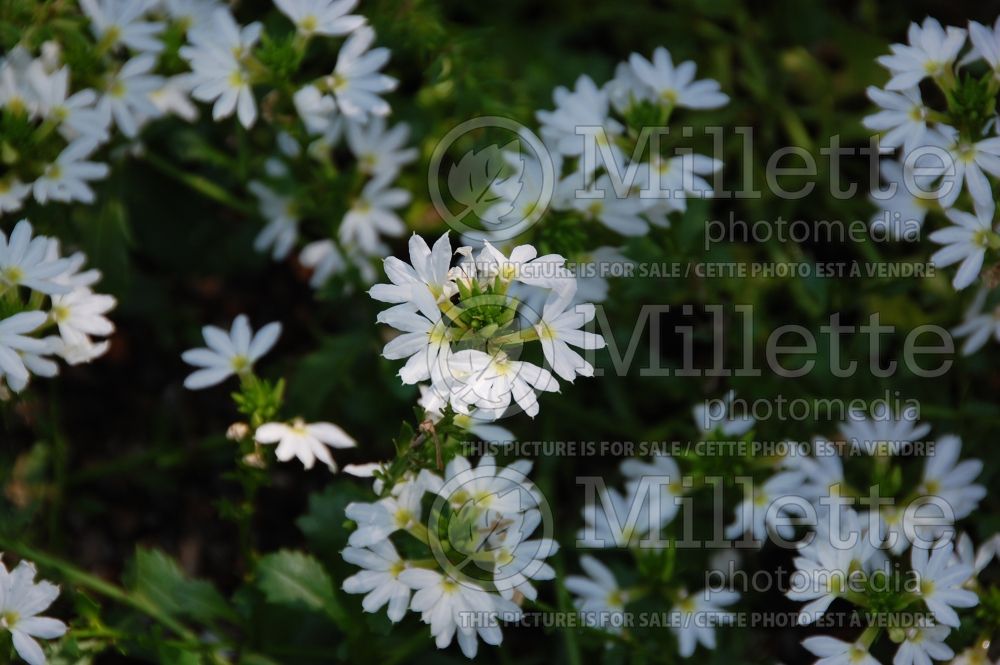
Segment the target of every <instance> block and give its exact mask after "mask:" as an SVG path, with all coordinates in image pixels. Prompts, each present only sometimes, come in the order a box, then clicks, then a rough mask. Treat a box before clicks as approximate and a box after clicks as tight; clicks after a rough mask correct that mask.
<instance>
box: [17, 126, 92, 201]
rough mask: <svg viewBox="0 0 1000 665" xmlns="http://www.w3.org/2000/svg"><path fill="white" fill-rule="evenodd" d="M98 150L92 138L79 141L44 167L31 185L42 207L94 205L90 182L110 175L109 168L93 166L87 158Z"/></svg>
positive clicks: (83, 138) (67, 147) (70, 145)
mask: <svg viewBox="0 0 1000 665" xmlns="http://www.w3.org/2000/svg"><path fill="white" fill-rule="evenodd" d="M96 149H97V141H95V140H94V139H92V138H89V137H82V138H78V139H76V140H75V141H73V142H72V143H70V144H69V145H68V146H66V147H65V148H64V149H63V151H62V152H61V153H59V156H58V157H57V158H56V161H55V162H53V163H52V164H49V165H48V166H46V167H45V172H44V173H43V174H42V175H41V177H39V178H38V179H37V180H35V182H34V183H33V184H32V189H33V191H34V194H35V199H36V200H37V201H38V202H39V203H45V202H46V201H49V200H50V199H51V200H53V201H62V202H64V203H69V202H70V201H81V202H83V203H93V202H94V191H93V190H92V189H91V188H90V181H91V180H98V179H100V178H104V177H105V176H107V175H108V171H109V168H108V165H107V164H101V163H99V162H92V161H89V160H88V157H89V156H90V155H91V153H93V152H94V150H96Z"/></svg>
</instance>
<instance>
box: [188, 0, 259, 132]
mask: <svg viewBox="0 0 1000 665" xmlns="http://www.w3.org/2000/svg"><path fill="white" fill-rule="evenodd" d="M261 30H262V26H261V24H260V23H256V22H255V23H251V24H250V25H247V26H244V27H242V28H241V27H240V26H239V25H238V24H237V23H236V20H235V19H233V16H232V14H230V13H229V11H228V10H226V9H218V10H216V11H215V13H214V14H212V21H211V23H209V24H207V25H205V26H204V27H201V28H199V29H197V30H192V31H191V33H190V34H189V38H190V40H191V45H189V46H185V47H183V48H181V51H180V53H181V56H183V57H184V58H185V59H187V61H188V62H189V63H190V64H191V72H192V73H191V95H192V96H193V97H194V98H195V99H198V100H200V101H203V102H210V101H213V100H214V101H215V104H214V105H213V107H212V117H213V118H214V119H215V120H219V119H220V118H225V117H227V116H230V115H232V114H233V111H236V114H237V116H238V117H239V120H240V123H241V124H242V125H243V126H244V127H247V128H249V127H251V126H253V124H254V122H256V120H257V102H256V101H255V100H254V96H253V90H252V89H251V87H250V74H249V72H248V71H247V69H246V67H245V66H244V64H243V58H244V57H246V56H247V54H249V52H250V50H251V49H252V48H253V46H254V44H256V43H257V40H258V39H259V38H260V34H261Z"/></svg>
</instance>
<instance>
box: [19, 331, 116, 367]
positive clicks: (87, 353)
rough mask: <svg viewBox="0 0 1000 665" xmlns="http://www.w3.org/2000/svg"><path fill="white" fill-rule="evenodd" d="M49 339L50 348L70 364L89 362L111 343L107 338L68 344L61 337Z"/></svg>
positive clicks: (82, 340) (102, 352)
mask: <svg viewBox="0 0 1000 665" xmlns="http://www.w3.org/2000/svg"><path fill="white" fill-rule="evenodd" d="M49 339H51V340H52V341H53V345H52V348H53V349H54V353H56V354H58V355H59V356H60V357H61V358H62V359H63V360H65V361H66V362H67V363H69V364H70V365H80V364H83V363H89V362H90V361H92V360H94V359H95V358H100V357H101V356H103V355H104V354H105V353H107V352H108V349H109V348H111V343H110V342H108V341H107V340H105V341H103V342H96V343H95V342H93V341H92V340H91V339H90V338H86V339H81V340H79V341H78V342H75V343H73V344H70V343H67V342H66V341H65V340H64V339H62V338H61V337H52V338H49ZM25 362H27V361H25ZM32 371H33V372H35V374H39V372H37V371H35V370H34V369H32Z"/></svg>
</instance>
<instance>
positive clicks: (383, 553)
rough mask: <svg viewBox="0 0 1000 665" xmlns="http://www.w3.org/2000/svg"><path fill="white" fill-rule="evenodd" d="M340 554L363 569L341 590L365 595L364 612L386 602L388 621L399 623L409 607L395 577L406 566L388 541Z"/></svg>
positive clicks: (407, 594)
mask: <svg viewBox="0 0 1000 665" xmlns="http://www.w3.org/2000/svg"><path fill="white" fill-rule="evenodd" d="M344 471H345V472H346V471H347V467H344ZM341 555H342V556H343V557H344V561H347V562H348V563H353V564H354V565H355V566H360V567H362V568H364V570H362V571H361V572H358V573H355V574H354V575H351V576H350V577H348V578H347V579H345V580H344V584H343V587H342V588H343V589H344V591H346V592H347V593H364V594H367V595H366V596H365V597H364V599H363V600H362V601H361V607H362V609H364V611H365V612H378V611H379V610H380V609H382V607H383V606H384V605H385V604H386V603H388V604H389V608H388V611H387V612H386V614H387V615H388V616H389V621H392V622H393V623H398V622H399V621H401V620H402V618H403V615H405V614H406V610H407V607H408V606H409V604H410V587H408V586H407V585H406V584H403V583H402V582H401V581H400V580H399V575H400V573H402V572H403V571H404V570H406V569H407V567H408V564H407V562H406V561H404V560H403V559H402V558H401V557H400V556H399V553H398V552H397V551H396V548H395V547H393V545H392V541H390V540H388V539H385V540H380V541H377V542H374V543H372V544H371V545H369V546H368V547H367V548H362V547H348V548H345V549H344V551H343V552H341Z"/></svg>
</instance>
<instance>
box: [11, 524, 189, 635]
mask: <svg viewBox="0 0 1000 665" xmlns="http://www.w3.org/2000/svg"><path fill="white" fill-rule="evenodd" d="M0 549H2V550H7V551H11V552H14V553H16V554H17V555H18V556H20V557H21V558H23V559H28V560H30V561H32V562H34V563H36V564H38V565H39V566H42V567H43V568H49V569H51V570H54V571H56V572H58V573H59V574H60V575H61V576H62V577H63V578H64V579H65V580H67V581H69V582H72V583H74V584H79V585H80V586H82V587H86V588H87V589H90V590H91V591H93V592H95V593H98V594H100V595H102V596H104V597H106V598H110V599H111V600H113V601H115V602H118V603H120V604H122V605H126V606H128V607H131V608H132V609H134V610H138V611H139V612H142V613H143V614H145V615H146V616H148V617H149V618H151V619H153V620H155V621H157V622H158V623H160V624H162V625H163V627H164V628H166V629H168V630H170V631H171V632H173V633H176V634H177V635H178V636H179V637H181V638H183V639H184V640H187V641H191V642H199V640H198V637H197V635H195V634H194V633H193V632H192V631H190V630H188V629H187V628H185V627H184V626H183V625H182V624H180V623H179V622H177V621H176V620H175V619H173V618H172V617H171V616H169V615H168V614H166V613H165V612H163V611H162V610H160V608H158V607H156V605H154V604H153V603H151V602H149V601H148V600H146V599H145V598H143V597H142V596H136V595H132V594H130V593H129V592H128V591H126V590H125V589H122V588H121V587H118V586H116V585H114V584H112V583H110V582H106V581H104V580H102V579H101V578H99V577H97V576H95V575H91V574H90V573H88V572H86V571H84V570H80V569H79V568H77V567H76V566H74V565H73V564H71V563H69V562H68V561H63V560H62V559H59V558H57V557H54V556H50V555H48V554H45V553H44V552H40V551H38V550H35V549H32V548H30V547H28V546H27V545H22V544H21V543H18V542H15V541H13V540H8V539H7V538H6V537H4V536H0Z"/></svg>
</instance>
